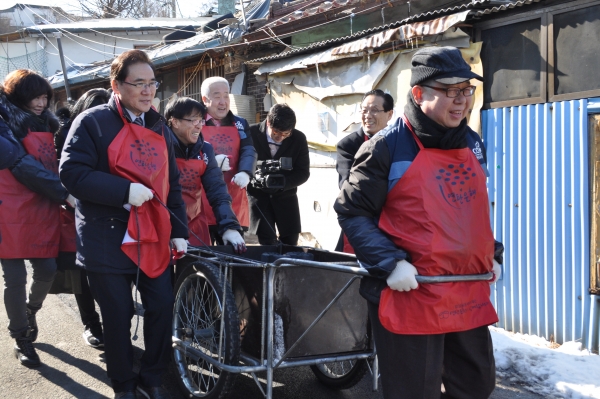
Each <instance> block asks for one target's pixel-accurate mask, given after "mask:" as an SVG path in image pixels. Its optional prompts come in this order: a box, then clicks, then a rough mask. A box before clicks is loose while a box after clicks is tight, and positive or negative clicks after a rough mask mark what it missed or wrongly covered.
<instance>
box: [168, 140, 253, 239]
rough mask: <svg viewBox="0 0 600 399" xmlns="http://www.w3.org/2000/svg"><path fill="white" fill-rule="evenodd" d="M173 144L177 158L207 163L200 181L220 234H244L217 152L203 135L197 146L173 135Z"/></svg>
mask: <svg viewBox="0 0 600 399" xmlns="http://www.w3.org/2000/svg"><path fill="white" fill-rule="evenodd" d="M173 143H174V149H175V157H176V158H181V159H185V160H189V159H201V160H203V161H204V162H205V163H206V170H205V171H204V174H203V175H202V177H201V178H200V180H201V181H202V189H203V190H204V192H205V193H206V198H208V202H209V203H210V206H211V208H212V209H213V213H214V214H215V218H216V220H217V229H218V232H219V234H221V235H223V233H225V231H227V230H230V229H231V230H237V231H239V232H240V233H242V228H241V226H240V223H239V222H238V220H237V218H236V217H235V213H234V212H233V209H232V208H231V195H229V192H227V185H226V184H225V181H224V180H223V172H221V168H219V165H218V164H217V160H216V159H215V150H214V149H213V147H212V145H210V143H208V142H205V141H204V138H203V137H202V134H200V136H199V138H198V141H197V142H196V144H194V145H190V146H186V145H185V144H183V143H182V142H181V141H179V139H178V138H177V136H176V135H175V133H173Z"/></svg>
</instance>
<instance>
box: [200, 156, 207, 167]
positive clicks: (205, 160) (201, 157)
mask: <svg viewBox="0 0 600 399" xmlns="http://www.w3.org/2000/svg"><path fill="white" fill-rule="evenodd" d="M198 159H201V160H203V161H204V163H205V164H207V165H208V156H207V155H206V154H202V155H198Z"/></svg>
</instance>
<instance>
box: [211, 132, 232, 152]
mask: <svg viewBox="0 0 600 399" xmlns="http://www.w3.org/2000/svg"><path fill="white" fill-rule="evenodd" d="M212 139H213V141H212V144H213V147H214V149H215V154H232V153H233V146H232V144H233V138H232V137H231V136H229V135H227V134H223V133H217V134H215V135H214V136H213V137H212Z"/></svg>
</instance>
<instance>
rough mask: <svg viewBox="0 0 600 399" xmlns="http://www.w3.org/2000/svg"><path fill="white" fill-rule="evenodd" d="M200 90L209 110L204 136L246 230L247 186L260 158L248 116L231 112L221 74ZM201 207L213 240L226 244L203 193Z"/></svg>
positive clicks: (248, 221) (227, 88)
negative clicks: (211, 149)
mask: <svg viewBox="0 0 600 399" xmlns="http://www.w3.org/2000/svg"><path fill="white" fill-rule="evenodd" d="M200 91H201V93H202V101H203V102H204V104H205V105H206V108H207V110H208V115H207V116H206V125H205V126H204V128H202V136H203V137H204V140H206V141H207V142H209V143H210V144H211V145H212V146H213V148H214V150H215V158H216V160H217V163H218V165H219V166H220V167H221V171H223V179H224V180H225V183H226V184H227V190H228V192H229V195H231V207H232V208H233V211H234V212H235V216H236V217H237V219H238V221H239V222H240V225H241V226H242V229H243V230H244V231H247V230H248V226H249V224H250V219H249V209H248V197H247V196H246V186H247V185H248V183H250V179H251V178H252V176H254V170H255V169H256V158H257V155H256V150H255V149H254V145H253V143H252V136H251V135H250V132H249V129H250V126H249V125H248V122H247V121H246V119H244V118H241V117H239V116H237V115H234V114H233V112H231V109H230V98H229V82H228V81H227V79H225V78H222V77H219V76H213V77H210V78H208V79H205V80H204V81H203V82H202V86H201V87H200ZM202 209H205V210H206V212H204V215H205V217H206V222H207V224H208V227H209V230H210V235H211V238H212V240H213V241H214V242H216V243H217V244H223V240H222V237H221V236H220V235H219V233H218V231H217V222H216V219H215V216H214V214H213V212H212V209H211V207H210V205H209V202H208V199H207V198H206V195H205V194H203V195H202Z"/></svg>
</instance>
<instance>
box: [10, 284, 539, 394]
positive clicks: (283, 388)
mask: <svg viewBox="0 0 600 399" xmlns="http://www.w3.org/2000/svg"><path fill="white" fill-rule="evenodd" d="M0 302H1V304H0V325H2V326H3V328H4V327H5V326H6V325H7V323H8V320H7V318H6V312H5V311H4V299H3V297H2V296H0ZM140 320H141V322H140V340H139V341H137V342H135V346H136V348H137V350H136V354H137V355H138V357H139V356H141V353H142V350H143V342H141V340H142V338H141V327H142V325H143V318H140ZM38 324H39V326H40V333H39V337H38V341H37V342H36V343H35V347H36V349H37V351H38V353H39V355H40V357H41V360H42V362H43V365H42V366H41V367H40V368H38V369H27V368H25V367H22V366H21V365H20V364H19V363H18V361H17V359H15V357H14V355H13V342H14V341H13V340H12V339H11V338H10V337H9V335H8V333H7V332H6V330H4V329H2V331H1V332H0V387H1V388H0V389H1V391H0V392H1V393H0V397H2V398H30V399H38V398H39V399H46V398H56V399H61V398H85V399H97V398H112V396H113V394H112V389H111V388H110V386H109V381H108V379H107V378H106V373H105V365H104V361H103V352H101V351H98V350H95V349H93V348H90V347H88V346H86V345H84V344H83V340H82V338H81V333H82V331H83V327H82V325H81V321H80V319H79V315H78V313H77V308H76V304H75V301H74V299H73V296H72V295H49V296H48V298H47V300H46V302H45V303H44V308H43V309H42V310H41V311H40V312H39V313H38ZM134 326H135V319H134ZM132 330H133V328H132ZM262 377H264V376H262ZM263 381H264V380H263ZM275 382H276V383H275V386H274V389H273V393H274V394H273V396H274V398H276V399H306V398H319V399H321V398H323V399H330V398H331V399H342V398H344V399H381V398H383V396H382V395H381V393H380V392H372V390H371V379H370V378H368V377H365V378H364V379H363V380H362V381H361V382H360V383H359V384H358V385H357V386H355V387H354V388H353V389H350V390H346V391H339V392H338V391H332V390H329V389H327V388H324V387H323V386H322V385H320V384H319V382H318V381H317V380H316V379H315V377H314V376H313V374H312V372H311V371H310V369H309V368H308V367H302V368H294V369H287V370H281V371H278V372H276V373H275ZM177 384H178V382H177V377H176V376H175V375H174V374H173V373H172V372H170V374H169V375H168V376H167V380H166V384H165V385H166V387H167V388H168V389H169V391H170V392H171V394H172V395H173V398H174V399H183V398H184V396H183V395H181V394H180V393H179V390H178V386H177ZM230 398H231V399H260V398H262V395H261V393H260V390H259V389H258V388H257V386H256V385H255V384H254V381H253V380H252V379H251V378H250V377H248V376H245V375H242V376H239V377H238V378H237V380H236V383H235V385H234V388H233V393H232V395H231V396H230ZM492 398H493V399H513V398H519V399H539V398H541V397H540V396H538V395H535V394H533V393H529V392H528V391H526V390H524V389H523V388H522V387H519V386H510V384H505V383H503V382H502V381H499V384H498V386H497V388H496V390H495V391H494V393H493V395H492Z"/></svg>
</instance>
